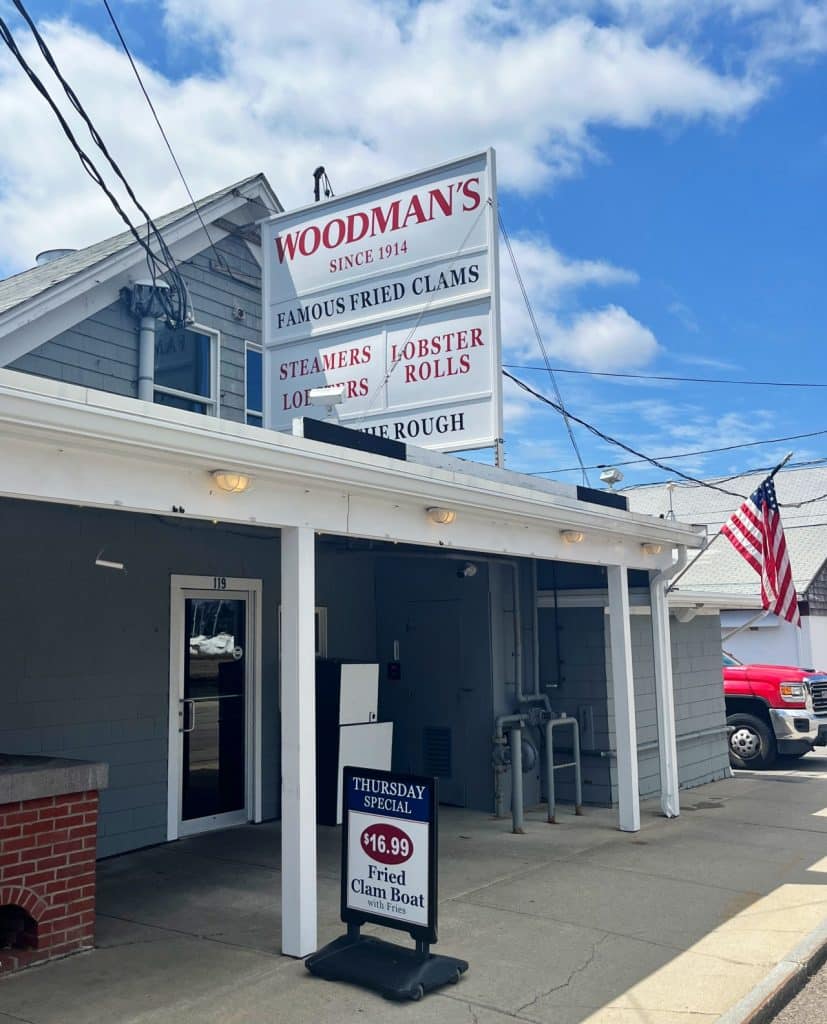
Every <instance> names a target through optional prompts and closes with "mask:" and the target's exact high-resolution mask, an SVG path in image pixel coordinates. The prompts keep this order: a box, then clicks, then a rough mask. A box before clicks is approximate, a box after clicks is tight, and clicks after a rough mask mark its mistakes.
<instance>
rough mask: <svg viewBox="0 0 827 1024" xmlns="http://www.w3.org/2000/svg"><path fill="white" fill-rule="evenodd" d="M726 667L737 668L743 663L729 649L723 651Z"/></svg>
mask: <svg viewBox="0 0 827 1024" xmlns="http://www.w3.org/2000/svg"><path fill="white" fill-rule="evenodd" d="M723 659H724V668H736V667H737V666H738V665H743V664H744V663H743V662H742V661H739V660H738V659H737V658H736V657H735V655H733V654H730V653H729V651H724V652H723Z"/></svg>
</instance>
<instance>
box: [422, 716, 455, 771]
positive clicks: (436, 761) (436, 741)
mask: <svg viewBox="0 0 827 1024" xmlns="http://www.w3.org/2000/svg"><path fill="white" fill-rule="evenodd" d="M422 752H423V762H424V766H425V774H426V775H436V776H437V777H438V778H441V779H449V778H450V777H451V730H450V729H445V728H437V727H435V726H428V727H426V728H425V729H423V730H422Z"/></svg>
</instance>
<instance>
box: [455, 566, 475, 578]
mask: <svg viewBox="0 0 827 1024" xmlns="http://www.w3.org/2000/svg"><path fill="white" fill-rule="evenodd" d="M477 572H478V570H477V567H476V566H475V565H474V563H473V562H466V563H465V565H463V566H461V567H460V568H459V569H457V576H458V577H459V578H460V579H461V580H463V579H465V580H468V579H471V578H472V577H474V576H476V575H477Z"/></svg>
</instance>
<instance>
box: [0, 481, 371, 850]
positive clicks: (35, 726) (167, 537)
mask: <svg viewBox="0 0 827 1024" xmlns="http://www.w3.org/2000/svg"><path fill="white" fill-rule="evenodd" d="M0 537H2V538H3V552H4V571H5V572H6V575H7V578H8V579H10V580H14V581H15V582H14V586H13V587H6V588H4V589H3V591H2V593H1V594H0V621H2V622H3V624H4V627H5V629H6V630H7V633H6V636H7V637H8V643H7V645H6V646H7V648H8V650H7V652H6V655H5V657H4V659H3V664H4V671H3V674H2V677H0V751H4V752H8V753H25V754H51V755H55V756H62V757H76V758H84V759H91V760H100V761H105V762H107V763H108V764H109V765H110V786H109V789H107V790H106V791H104V792H103V793H102V795H101V818H100V837H99V848H98V852H99V856H102V857H103V856H108V855H110V854H114V853H120V852H123V851H125V850H130V849H134V848H136V847H139V846H145V845H149V844H152V843H159V842H163V841H164V840H165V838H166V805H167V757H168V739H167V729H168V713H169V710H168V709H169V647H170V636H169V624H170V575H171V574H173V573H175V574H181V575H192V576H202V575H203V576H213V575H222V576H237V577H242V578H249V579H260V580H262V604H263V606H262V616H261V618H262V716H263V729H262V737H263V749H262V765H263V778H262V797H263V800H262V804H263V814H264V817H265V818H268V817H274V816H277V815H278V813H279V790H280V773H279V767H278V765H279V760H278V758H279V729H280V726H279V714H278V639H277V634H278V605H279V593H280V586H281V584H280V557H279V547H280V545H279V537H278V533H277V532H275V531H266V530H253V531H240V530H239V529H238V528H237V527H230V528H227V529H223V528H221V527H216V526H213V525H212V524H211V523H203V522H192V521H187V520H181V519H173V518H170V519H164V520H161V519H159V518H157V517H154V516H139V515H134V514H132V513H126V512H105V511H97V510H93V509H78V508H73V507H68V506H60V505H47V504H42V503H37V502H17V501H11V500H8V499H2V500H0ZM101 548H104V556H103V557H104V558H107V557H108V558H110V559H114V560H117V561H123V562H124V563H125V565H126V569H127V571H126V573H125V574H124V573H121V572H117V571H112V570H106V569H100V568H98V567H96V566H95V565H94V561H95V557H96V555H97V554H98V552H99V551H100V550H101ZM373 573H374V568H373V558H372V556H369V555H361V554H353V555H346V556H342V555H339V554H337V553H336V552H335V551H334V550H331V549H330V548H329V547H328V546H326V545H323V544H322V545H320V547H319V553H318V559H317V603H318V604H320V605H325V606H327V607H328V610H329V614H328V626H329V630H328V642H329V646H328V650H329V653H330V655H331V657H338V658H347V659H355V660H366V661H370V660H374V659H375V651H376V621H375V620H376V617H375V606H374V578H373Z"/></svg>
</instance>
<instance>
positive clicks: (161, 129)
mask: <svg viewBox="0 0 827 1024" xmlns="http://www.w3.org/2000/svg"><path fill="white" fill-rule="evenodd" d="M103 6H104V7H105V8H106V13H107V14H108V15H109V20H110V21H111V22H112V27H113V28H114V29H115V33H116V35H117V37H118V39H119V40H120V43H121V46H122V47H123V52H124V53H125V54H126V56H127V59H128V60H129V63H130V65H131V66H132V70H133V71H134V73H135V78H136V79H137V80H138V85H139V86H140V87H141V92H142V93H143V94H144V99H145V100H146V102H147V105H148V106H149V109H150V110H151V111H152V116H153V117H154V118H155V124H157V125H158V131H159V132H160V133H161V137H162V138H163V140H164V143H165V144H166V147H167V149H168V150H169V155H170V156H171V157H172V162H173V163H174V164H175V169H176V170H177V171H178V177H179V178H180V179H181V181H182V182H183V185H184V188H185V189H186V190H187V195H188V196H189V197H190V202H191V203H192V208H193V210H195V212H196V214H197V215H198V220H199V222H200V224H201V227H202V228H203V229H204V234H205V235H206V236H207V239H208V241H209V243H210V248H211V249H212V251H213V252H214V253H215V257H216V259H217V260H218V263H219V265H222V266H223V267H224V269H225V270H226V271H227V273H228V274H229V275H230V276H231V277H234V276H235V275H234V274H233V272H232V270H231V269H230V265H229V263H227V261H226V260H225V259H224V257H223V256H222V255H221V253H220V252H219V251H218V249H216V247H215V243H214V242H213V239H212V236H211V235H210V232H209V228H208V227H207V225H206V224H205V223H204V218H203V217H202V216H201V211H200V210H199V208H198V203H197V202H196V201H195V196H194V195H193V194H192V191H191V189H190V187H189V183H188V182H187V179H186V178H185V177H184V172H183V170H182V169H181V165H180V163H179V162H178V157H177V156H176V155H175V153H174V151H173V149H172V143H171V142H170V141H169V137H168V136H167V133H166V132H165V131H164V126H163V125H162V124H161V119H160V118H159V117H158V112H157V110H156V109H155V105H154V104H153V102H152V100H151V99H150V96H149V93H148V92H147V90H146V86H145V85H144V81H143V79H142V78H141V73H140V71H138V66H137V65H136V63H135V61H134V60H133V59H132V54H131V53H130V51H129V47H128V46H127V44H126V40H125V39H124V37H123V33H122V32H121V29H120V26H119V25H118V22H117V21H116V20H115V15H114V14H113V13H112V8H111V7H110V6H109V0H103Z"/></svg>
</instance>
